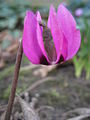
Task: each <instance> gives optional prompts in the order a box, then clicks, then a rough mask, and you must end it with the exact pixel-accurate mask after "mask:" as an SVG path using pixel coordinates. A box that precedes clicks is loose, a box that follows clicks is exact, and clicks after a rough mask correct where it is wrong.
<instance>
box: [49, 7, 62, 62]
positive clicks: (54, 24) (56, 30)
mask: <svg viewBox="0 0 90 120" xmlns="http://www.w3.org/2000/svg"><path fill="white" fill-rule="evenodd" d="M47 25H48V27H49V28H50V30H51V34H52V37H53V42H54V45H55V48H56V53H57V59H56V61H55V63H57V62H59V60H60V56H61V51H62V45H63V34H62V31H61V29H60V27H59V25H58V21H57V14H56V12H55V8H54V7H53V6H51V7H50V12H49V18H48V24H47Z"/></svg>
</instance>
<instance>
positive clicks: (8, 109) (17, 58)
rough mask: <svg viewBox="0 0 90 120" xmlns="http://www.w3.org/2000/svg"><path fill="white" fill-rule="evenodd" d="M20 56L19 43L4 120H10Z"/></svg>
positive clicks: (20, 47)
mask: <svg viewBox="0 0 90 120" xmlns="http://www.w3.org/2000/svg"><path fill="white" fill-rule="evenodd" d="M22 54H23V49H22V42H21V41H20V43H19V48H18V52H17V57H16V64H15V71H14V79H13V81H12V88H11V93H10V97H9V101H8V106H7V110H6V114H5V118H4V120H10V116H11V112H12V107H13V103H14V98H15V92H16V87H17V82H18V76H19V70H20V65H21V60H22Z"/></svg>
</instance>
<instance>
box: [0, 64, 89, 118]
mask: <svg viewBox="0 0 90 120" xmlns="http://www.w3.org/2000/svg"><path fill="white" fill-rule="evenodd" d="M38 69H39V67H38V68H33V69H31V70H28V71H27V72H26V71H24V72H22V73H20V76H19V82H18V88H17V93H19V94H21V93H22V92H23V91H26V89H27V88H28V87H29V86H31V85H32V84H34V83H35V82H37V81H39V80H40V79H42V78H41V76H40V75H38V76H35V75H33V72H34V71H35V70H37V71H38ZM48 77H51V79H52V78H53V80H48V81H47V82H43V83H42V84H40V85H38V86H36V87H35V88H34V89H33V90H31V91H29V90H28V95H29V96H28V98H29V101H28V102H31V98H33V97H35V95H36V94H38V95H39V97H38V102H37V105H36V106H37V108H40V107H41V106H50V107H53V108H54V111H52V110H51V109H48V108H46V109H43V110H41V112H40V118H41V120H63V119H64V118H63V115H64V114H65V113H67V112H68V111H71V110H73V109H76V108H90V80H86V79H85V72H84V71H83V72H82V75H81V77H80V78H76V77H75V70H74V66H73V65H72V64H71V65H64V66H57V67H56V68H55V69H53V70H52V71H50V72H49V73H48V75H47V76H46V77H45V78H47V79H48ZM12 78H13V77H12V75H9V76H8V77H4V79H3V80H0V104H1V105H6V104H7V100H8V95H9V92H10V85H11V80H12ZM45 78H44V79H45ZM42 80H43V79H42ZM23 93H25V92H23ZM7 94H8V95H7ZM5 95H6V96H5ZM21 97H22V98H23V99H25V97H24V96H23V95H21ZM16 106H17V107H16ZM16 106H14V111H15V113H16V111H18V112H19V113H20V114H21V112H20V111H19V110H20V106H18V104H17V105H16ZM18 108H19V109H18ZM71 116H72V115H71ZM74 116H75V115H74ZM69 117H70V116H69ZM15 120H16V119H15ZM17 120H23V119H21V118H20V116H19V118H17ZM65 120H66V118H65Z"/></svg>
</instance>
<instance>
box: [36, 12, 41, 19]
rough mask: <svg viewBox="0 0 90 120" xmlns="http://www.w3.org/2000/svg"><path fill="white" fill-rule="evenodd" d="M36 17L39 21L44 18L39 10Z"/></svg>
mask: <svg viewBox="0 0 90 120" xmlns="http://www.w3.org/2000/svg"><path fill="white" fill-rule="evenodd" d="M36 18H37V21H41V20H42V18H41V15H40V12H39V11H37V12H36Z"/></svg>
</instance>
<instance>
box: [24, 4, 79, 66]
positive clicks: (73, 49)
mask: <svg viewBox="0 0 90 120" xmlns="http://www.w3.org/2000/svg"><path fill="white" fill-rule="evenodd" d="M40 21H42V18H41V16H40V13H39V11H37V13H36V14H34V13H33V12H32V11H27V13H26V16H25V20H24V31H23V51H24V54H25V55H26V56H27V58H28V59H29V60H30V61H31V62H32V63H33V64H44V65H51V64H57V63H61V62H64V61H66V60H69V59H71V58H73V56H74V55H75V54H76V53H77V51H78V49H79V47H80V43H81V36H80V30H78V29H77V28H76V22H75V20H74V18H73V16H72V14H71V13H70V12H69V11H68V9H66V8H65V7H64V6H63V5H62V4H61V5H59V7H58V10H57V13H56V11H55V8H54V6H51V7H50V12H49V18H48V22H47V27H44V26H41V25H40V24H39V22H40Z"/></svg>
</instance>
